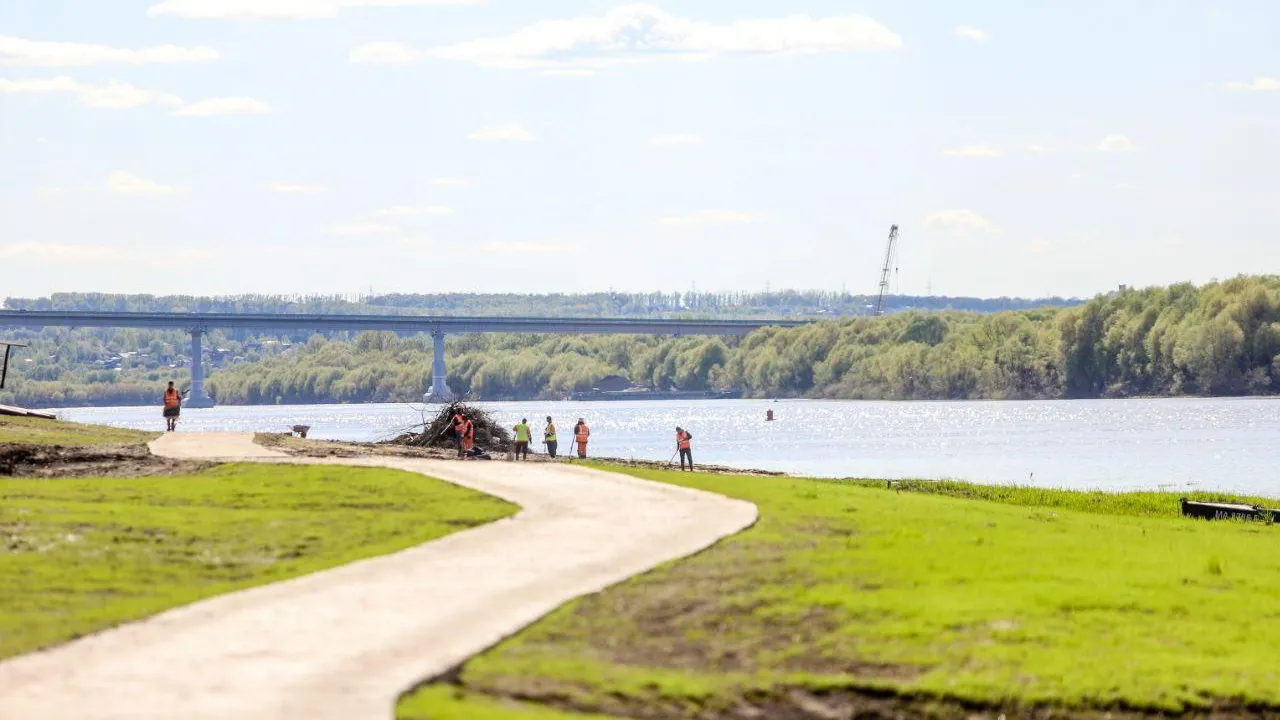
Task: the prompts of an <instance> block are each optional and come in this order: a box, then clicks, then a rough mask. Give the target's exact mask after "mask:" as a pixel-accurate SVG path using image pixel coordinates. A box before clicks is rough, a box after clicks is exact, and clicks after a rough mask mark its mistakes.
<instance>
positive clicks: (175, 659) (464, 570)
mask: <svg viewBox="0 0 1280 720" xmlns="http://www.w3.org/2000/svg"><path fill="white" fill-rule="evenodd" d="M152 451H153V452H154V453H155V454H157V455H163V456H166V457H172V458H200V459H219V460H246V459H248V460H253V461H260V462H281V463H296V464H347V465H359V466H375V467H386V468H394V469H398V470H408V471H411V472H417V473H422V474H423V475H429V476H431V477H434V478H439V479H441V480H446V481H449V482H452V483H456V484H458V485H462V486H465V487H468V488H472V489H475V490H478V491H480V492H484V493H488V494H490V495H495V496H497V497H500V498H503V499H505V500H508V501H510V502H513V503H516V504H518V505H520V506H521V507H522V508H523V510H522V511H521V512H520V513H519V514H518V515H516V516H515V517H513V518H508V519H506V520H500V521H498V522H496V523H492V524H490V525H486V526H483V527H479V528H474V529H471V530H466V531H463V532H459V533H455V534H453V535H450V536H447V537H444V538H441V539H439V540H436V541H433V542H430V543H427V544H425V545H420V546H418V547H416V548H412V549H410V550H405V551H402V552H399V553H395V554H392V555H386V556H382V557H378V558H372V559H369V560H363V561H360V562H356V563H353V564H351V565H346V566H343V567H339V568H335V569H332V570H326V571H323V572H319V573H315V574H312V575H307V576H305V577H301V578H297V579H294V580H288V581H285V582H280V583H276V584H272V585H266V586H263V587H258V588H253V589H250V590H244V591H241V592H236V593H232V594H229V595H223V596H219V597H216V598H212V599H209V600H204V601H201V602H198V603H195V604H193V605H188V606H185V607H182V608H178V609H175V610H170V611H168V612H165V613H162V614H160V615H157V616H155V617H152V618H150V619H147V620H143V621H139V622H136V623H131V624H128V625H124V626H121V627H119V628H116V629H113V630H108V631H105V632H102V633H99V634H97V635H92V636H89V637H86V638H82V639H80V640H77V641H74V642H71V643H68V644H66V645H63V646H60V647H57V648H53V649H51V650H48V651H45V652H40V653H33V654H31V655H26V656H22V657H19V658H15V659H13V660H9V661H7V662H3V663H0V718H15V719H17V718H21V719H22V720H64V719H65V720H71V719H72V718H74V719H75V720H106V719H111V720H116V719H117V718H118V719H121V720H123V719H125V718H128V719H129V720H147V719H150V718H156V719H157V720H159V719H163V720H171V719H172V718H183V719H184V720H202V719H205V718H219V719H222V718H226V719H231V718H236V719H237V720H258V719H261V720H266V719H268V718H269V719H271V720H279V719H281V718H308V719H309V720H318V719H326V720H327V719H329V718H333V719H334V720H339V719H340V720H362V719H364V718H376V719H377V720H386V719H387V718H390V717H392V716H393V714H394V706H395V702H396V699H397V698H398V696H399V695H400V693H402V692H403V691H405V690H406V689H408V688H410V687H412V686H413V685H414V684H416V683H418V682H420V681H422V680H424V679H427V678H433V677H436V676H439V675H441V674H442V673H445V672H447V671H449V670H450V669H452V668H454V667H456V666H457V665H459V664H460V663H462V662H463V661H465V660H466V659H467V658H469V657H471V656H473V655H475V654H476V653H479V652H481V651H483V650H485V649H486V648H488V647H490V646H492V645H493V644H495V643H497V642H499V641H500V640H502V639H503V638H505V637H507V636H509V635H511V634H512V633H515V632H516V631H518V630H520V629H521V628H523V627H525V626H526V625H528V624H530V623H532V622H533V621H535V620H537V619H538V618H539V617H541V616H543V615H544V614H546V613H548V612H550V611H552V610H554V609H555V608H556V607H558V606H560V605H562V604H564V603H565V602H567V601H569V600H571V599H573V598H575V597H578V596H580V595H584V594H588V593H592V592H597V591H599V590H602V589H604V588H605V587H607V586H609V585H611V584H614V583H617V582H619V581H622V580H625V579H626V578H628V577H631V576H633V575H636V574H638V573H641V572H644V571H646V570H650V569H652V568H654V567H656V566H657V565H660V564H662V563H664V562H667V561H670V560H675V559H678V558H681V557H685V556H687V555H690V554H693V553H695V552H697V551H699V550H702V549H704V548H706V547H708V546H710V545H712V544H713V543H715V542H716V541H717V540H719V539H721V538H724V537H726V536H728V535H732V534H734V533H736V532H739V531H740V530H743V529H744V528H747V527H749V526H750V525H751V524H752V523H754V522H755V519H756V516H757V512H756V508H755V506H754V505H752V504H750V503H747V502H742V501H739V500H731V499H728V498H724V497H721V496H718V495H713V494H710V493H704V492H699V491H695V490H689V489H686V488H680V487H674V486H669V485H662V484H658V483H650V482H645V481H642V480H638V479H635V478H631V477H627V476H624V475H615V474H611V473H605V472H599V471H594V470H590V469H587V468H582V467H574V466H570V465H564V464H552V463H528V464H521V463H507V462H481V461H477V462H449V461H439V460H418V459H410V458H391V457H367V458H350V459H348V458H343V459H333V460H327V461H326V460H315V459H310V458H308V459H301V458H291V457H288V456H285V455H283V454H281V453H277V452H274V451H271V450H268V449H266V448H262V447H259V446H257V445H255V444H253V437H252V436H251V435H234V434H170V435H166V436H164V437H163V438H162V439H160V440H158V441H156V442H155V443H153V444H152Z"/></svg>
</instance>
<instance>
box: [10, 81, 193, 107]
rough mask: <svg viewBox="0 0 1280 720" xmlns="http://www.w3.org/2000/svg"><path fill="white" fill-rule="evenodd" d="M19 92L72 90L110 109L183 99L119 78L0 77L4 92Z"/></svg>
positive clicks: (83, 101)
mask: <svg viewBox="0 0 1280 720" xmlns="http://www.w3.org/2000/svg"><path fill="white" fill-rule="evenodd" d="M18 93H28V94H47V93H70V94H74V95H76V97H77V98H78V99H79V100H80V103H81V104H83V105H86V106H88V107H94V108H109V109H123V108H133V107H139V106H142V105H151V104H160V105H176V104H179V103H181V102H182V100H181V99H179V98H177V97H175V96H173V95H168V94H165V93H157V92H152V91H150V90H144V89H142V88H139V87H134V86H133V85H129V84H127V83H122V82H117V81H115V80H111V81H108V82H107V84H106V85H102V86H94V85H85V84H84V83H81V82H77V81H76V80H73V79H72V78H69V77H67V76H65V75H60V76H58V77H52V78H28V79H25V80H9V79H6V78H0V94H18Z"/></svg>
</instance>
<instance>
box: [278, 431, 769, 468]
mask: <svg viewBox="0 0 1280 720" xmlns="http://www.w3.org/2000/svg"><path fill="white" fill-rule="evenodd" d="M257 441H258V444H259V445H263V446H265V447H269V448H272V449H275V450H279V451H281V452H287V453H289V454H290V455H296V456H299V457H317V458H324V457H363V456H369V455H390V456H394V457H422V458H434V459H439V460H453V459H456V458H457V453H456V452H454V451H453V450H444V449H440V448H422V447H414V446H407V445H396V444H394V443H359V442H339V441H333V440H302V439H300V438H296V437H292V436H290V435H288V434H276V433H259V434H258V436H257ZM570 454H571V455H572V457H569V456H566V455H565V454H564V453H561V454H560V455H559V457H557V458H556V459H555V460H552V459H551V458H550V456H548V455H546V454H545V453H537V454H535V453H534V452H532V451H530V452H529V459H528V460H527V462H578V458H577V455H576V453H575V452H572V451H571V453H570ZM491 460H492V461H495V462H507V455H506V453H504V452H498V453H493V454H492V455H491ZM590 460H593V461H597V462H605V463H609V464H611V465H620V466H622V467H635V468H646V469H650V470H679V469H680V465H679V463H664V462H655V461H652V460H624V459H622V458H611V457H594V456H593V457H591V458H590ZM522 462H524V461H522ZM697 468H698V472H704V473H713V474H717V475H757V476H763V477H780V476H782V475H783V474H784V473H780V472H770V471H768V470H740V469H737V468H729V467H723V466H720V465H698V466H697Z"/></svg>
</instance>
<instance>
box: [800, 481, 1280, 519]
mask: <svg viewBox="0 0 1280 720" xmlns="http://www.w3.org/2000/svg"><path fill="white" fill-rule="evenodd" d="M818 482H834V483H840V484H853V485H858V486H860V487H866V488H873V489H883V488H885V487H886V481H884V480H823V481H818ZM888 487H891V488H892V489H893V490H896V491H899V492H915V493H925V494H928V495H943V496H946V497H954V498H965V499H969V500H989V501H991V502H997V503H1005V504H1008V505H1022V506H1025V507H1038V508H1046V509H1050V508H1052V509H1061V510H1076V511H1079V512H1087V513H1100V514H1104V515H1131V516H1135V517H1164V518H1176V517H1182V510H1181V507H1180V506H1179V505H1178V498H1180V497H1185V498H1187V499H1188V500H1195V501H1198V502H1235V503H1247V504H1249V505H1263V506H1265V507H1268V508H1274V507H1277V506H1280V500H1276V499H1274V498H1261V497H1244V496H1240V495H1227V494H1225V493H1214V492H1203V491H1196V492H1185V493H1180V494H1173V493H1167V492H1125V493H1114V492H1103V491H1101V490H1094V491H1069V490H1054V489H1047V488H1036V487H1026V486H1021V485H978V484H975V483H969V482H959V481H954V480H893V481H892V483H891V485H889V486H888Z"/></svg>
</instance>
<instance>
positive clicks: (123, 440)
mask: <svg viewBox="0 0 1280 720" xmlns="http://www.w3.org/2000/svg"><path fill="white" fill-rule="evenodd" d="M159 435H160V434H159V433H145V432H139V431H137V430H122V429H119V428H110V427H104V426H102V425H81V424H78V423H69V422H62V421H60V420H41V419H37V418H26V417H9V416H4V415H0V444H2V443H14V444H31V445H67V446H92V445H138V444H141V443H146V442H150V441H152V440H154V439H156V438H157V437H159Z"/></svg>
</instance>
